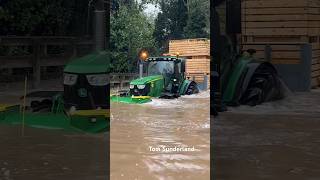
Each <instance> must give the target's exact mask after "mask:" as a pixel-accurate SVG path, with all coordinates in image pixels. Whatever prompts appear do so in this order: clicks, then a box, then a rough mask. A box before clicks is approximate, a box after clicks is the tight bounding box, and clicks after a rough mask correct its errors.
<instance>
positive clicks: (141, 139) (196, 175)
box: [110, 92, 210, 180]
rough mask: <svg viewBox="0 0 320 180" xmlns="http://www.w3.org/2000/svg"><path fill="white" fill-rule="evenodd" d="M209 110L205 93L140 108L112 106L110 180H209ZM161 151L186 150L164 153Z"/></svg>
mask: <svg viewBox="0 0 320 180" xmlns="http://www.w3.org/2000/svg"><path fill="white" fill-rule="evenodd" d="M209 104H210V102H209V92H202V93H200V94H198V95H191V96H184V97H181V98H179V99H174V100H165V99H154V100H153V101H152V102H150V103H146V104H141V105H133V104H122V103H112V104H111V107H112V108H111V135H110V136H111V137H110V140H111V144H110V145H111V146H110V152H111V154H110V156H111V157H110V158H111V162H110V165H111V179H112V180H129V179H130V180H131V179H132V180H180V179H181V180H182V179H190V180H194V179H198V180H202V179H203V180H206V179H209V178H210V177H209V176H210V125H209V124H210V119H209V118H210V117H209ZM163 146H166V147H171V148H174V147H177V148H183V147H185V148H189V150H188V151H183V152H182V151H179V152H178V151H176V150H171V151H169V152H165V151H162V147H163ZM158 147H159V148H160V150H159V151H153V150H154V149H152V148H158ZM150 148H151V149H150ZM192 148H194V151H193V150H192Z"/></svg>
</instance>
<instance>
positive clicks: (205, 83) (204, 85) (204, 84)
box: [203, 74, 208, 90]
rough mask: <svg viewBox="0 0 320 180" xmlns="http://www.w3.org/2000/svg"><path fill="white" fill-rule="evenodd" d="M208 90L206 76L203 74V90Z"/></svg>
mask: <svg viewBox="0 0 320 180" xmlns="http://www.w3.org/2000/svg"><path fill="white" fill-rule="evenodd" d="M207 89H208V76H207V75H206V74H205V75H204V77H203V90H207Z"/></svg>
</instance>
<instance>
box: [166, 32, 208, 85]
mask: <svg viewBox="0 0 320 180" xmlns="http://www.w3.org/2000/svg"><path fill="white" fill-rule="evenodd" d="M177 52H179V54H180V56H181V57H185V58H186V59H187V61H186V73H187V77H189V78H190V79H192V78H193V77H194V78H195V81H196V82H198V83H203V81H204V75H207V76H208V85H210V79H209V78H210V40H208V39H204V38H200V39H183V40H171V41H170V42H169V53H168V54H169V55H176V53H177Z"/></svg>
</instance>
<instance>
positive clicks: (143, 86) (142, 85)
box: [137, 84, 146, 89]
mask: <svg viewBox="0 0 320 180" xmlns="http://www.w3.org/2000/svg"><path fill="white" fill-rule="evenodd" d="M137 87H138V89H144V88H145V87H146V85H144V84H140V85H137Z"/></svg>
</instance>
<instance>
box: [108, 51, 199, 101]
mask: <svg viewBox="0 0 320 180" xmlns="http://www.w3.org/2000/svg"><path fill="white" fill-rule="evenodd" d="M185 63H186V61H185V59H183V58H179V57H173V56H162V57H151V58H148V59H147V60H146V62H145V64H146V67H147V68H146V71H147V72H146V73H147V76H145V77H140V78H138V79H135V80H133V81H131V82H130V90H128V91H125V92H121V93H119V94H117V95H113V96H111V101H114V102H123V103H146V102H150V101H151V98H152V97H158V98H166V99H173V98H178V97H180V96H181V95H191V94H195V93H198V92H199V88H198V86H197V84H196V82H194V81H191V80H189V79H187V78H186V73H185Z"/></svg>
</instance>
